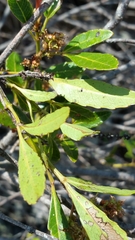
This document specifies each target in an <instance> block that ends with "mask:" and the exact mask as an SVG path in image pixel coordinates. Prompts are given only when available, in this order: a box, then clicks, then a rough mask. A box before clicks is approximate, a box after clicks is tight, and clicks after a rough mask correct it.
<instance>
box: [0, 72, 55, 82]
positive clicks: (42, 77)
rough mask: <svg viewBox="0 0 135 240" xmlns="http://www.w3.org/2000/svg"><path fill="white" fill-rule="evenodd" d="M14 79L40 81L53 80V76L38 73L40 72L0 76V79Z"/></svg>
mask: <svg viewBox="0 0 135 240" xmlns="http://www.w3.org/2000/svg"><path fill="white" fill-rule="evenodd" d="M12 77H22V78H23V79H26V78H29V77H30V78H36V79H40V80H46V81H48V80H50V79H52V77H53V75H52V73H46V72H38V71H35V72H32V71H29V70H27V71H21V72H18V73H16V74H8V72H7V73H6V74H1V75H0V78H3V79H4V78H12Z"/></svg>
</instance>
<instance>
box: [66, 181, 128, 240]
mask: <svg viewBox="0 0 135 240" xmlns="http://www.w3.org/2000/svg"><path fill="white" fill-rule="evenodd" d="M66 189H67V191H68V193H69V195H70V197H71V199H72V201H73V203H74V206H75V208H76V211H77V213H78V214H79V218H80V221H81V223H82V226H83V227H84V229H85V231H86V233H87V235H88V237H89V239H94V240H101V239H104V240H112V239H117V240H127V239H128V238H127V235H126V233H125V232H124V231H123V230H122V229H121V228H120V227H119V226H118V225H117V223H115V222H113V221H112V220H110V219H109V218H108V217H107V216H106V214H105V213H104V212H102V211H101V210H100V209H98V208H97V207H96V206H95V205H94V204H93V203H92V202H90V201H88V200H87V199H86V198H85V197H83V196H82V195H80V194H79V193H77V192H76V191H75V190H73V189H72V188H71V186H70V185H68V184H67V185H66Z"/></svg>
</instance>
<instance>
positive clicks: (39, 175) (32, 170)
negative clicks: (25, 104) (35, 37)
mask: <svg viewBox="0 0 135 240" xmlns="http://www.w3.org/2000/svg"><path fill="white" fill-rule="evenodd" d="M19 140H20V151H19V166H18V168H19V185H20V191H21V194H22V195H23V198H24V200H25V201H27V202H28V204H35V203H36V202H37V200H38V199H39V198H40V197H41V196H42V195H43V193H44V189H45V168H44V165H43V164H42V161H41V159H40V158H39V156H38V154H37V153H36V152H34V151H33V149H32V148H31V147H30V146H29V145H28V144H27V143H26V142H25V140H24V139H23V137H22V135H21V133H19Z"/></svg>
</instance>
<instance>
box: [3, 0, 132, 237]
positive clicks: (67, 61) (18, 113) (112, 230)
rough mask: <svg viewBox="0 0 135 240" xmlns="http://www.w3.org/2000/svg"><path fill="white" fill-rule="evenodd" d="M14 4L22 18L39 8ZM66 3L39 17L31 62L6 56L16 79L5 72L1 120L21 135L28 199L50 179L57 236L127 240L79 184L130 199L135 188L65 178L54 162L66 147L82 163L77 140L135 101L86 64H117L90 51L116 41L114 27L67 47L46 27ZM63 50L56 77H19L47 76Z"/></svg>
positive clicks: (52, 226) (53, 231)
mask: <svg viewBox="0 0 135 240" xmlns="http://www.w3.org/2000/svg"><path fill="white" fill-rule="evenodd" d="M8 4H9V6H10V9H11V11H12V12H13V14H14V15H15V16H16V18H18V19H19V21H21V22H23V23H26V21H28V20H29V18H30V17H31V16H32V14H33V11H34V9H33V7H32V5H31V3H30V2H29V1H27V0H20V1H15V0H8ZM60 6H61V1H60V0H55V1H54V2H53V3H52V4H51V6H50V7H49V8H48V9H47V10H46V11H45V12H44V17H45V19H44V22H42V21H41V18H39V19H38V20H37V21H36V22H35V24H34V27H33V29H31V31H30V34H31V36H32V38H33V41H35V49H36V50H35V54H34V55H33V56H32V57H31V58H30V59H23V61H22V59H21V56H20V55H19V54H18V53H16V52H12V53H11V54H10V56H9V57H8V58H7V59H6V62H5V70H6V72H7V73H8V75H9V76H8V77H5V84H6V86H8V87H9V88H10V89H11V91H12V100H9V99H8V98H7V96H6V95H5V94H4V92H3V90H2V89H0V94H1V104H0V111H1V114H0V123H1V124H3V125H4V126H8V127H9V128H11V129H15V130H16V131H17V132H18V136H19V142H20V150H19V161H18V177H19V186H20V191H21V194H22V196H23V198H24V200H25V201H27V203H28V204H35V203H36V202H37V201H38V199H39V198H40V197H41V196H42V195H43V193H44V191H45V188H46V178H48V179H49V181H50V186H51V205H50V213H49V219H48V229H49V230H50V233H51V235H52V236H54V237H56V238H58V239H60V240H64V239H68V240H70V239H73V240H74V239H92V240H98V239H112V236H113V239H119V240H122V239H124V240H125V239H127V236H126V233H125V232H124V231H123V230H122V229H121V228H119V226H118V225H117V224H116V223H115V222H113V221H112V220H110V219H109V218H108V217H107V215H106V214H105V213H104V212H103V211H102V210H103V209H102V210H101V209H100V208H99V207H98V206H97V205H96V204H95V203H94V202H93V201H92V200H88V199H86V198H85V197H84V196H83V195H82V194H80V193H78V191H77V190H75V189H79V190H81V191H88V192H95V193H98V192H99V193H109V194H118V195H123V196H126V195H131V194H134V193H135V190H127V189H123V190H120V189H118V188H114V187H110V186H108V187H105V186H97V185H95V184H93V183H92V182H89V181H84V180H82V179H78V178H74V177H66V176H64V175H63V174H62V173H61V172H59V171H58V169H57V168H55V163H56V162H57V161H58V160H59V159H60V151H59V148H60V147H62V148H63V149H64V151H65V153H66V154H67V156H68V157H69V159H70V160H71V161H72V162H76V161H77V159H78V149H77V146H76V143H75V142H76V141H79V140H81V139H82V138H83V137H86V136H93V135H96V134H97V133H98V131H97V130H95V128H96V127H97V126H99V125H100V124H102V123H103V122H104V121H105V120H106V119H107V118H108V117H109V116H110V114H111V111H110V110H112V109H116V108H121V107H122V108H124V107H127V106H130V105H133V104H134V103H135V92H134V91H131V90H129V89H126V88H122V87H117V86H113V85H110V84H108V83H105V82H101V81H98V80H93V79H90V78H89V77H88V76H87V75H86V72H85V70H86V69H90V70H100V71H101V70H102V71H105V70H112V69H116V68H117V66H118V60H117V59H116V58H115V57H114V56H112V55H111V54H108V53H98V52H90V51H89V50H90V48H91V47H92V46H94V45H96V44H100V43H102V42H104V41H106V40H107V39H109V38H110V37H111V36H112V35H113V32H112V31H110V30H105V29H95V30H89V31H87V32H83V33H81V34H79V35H77V36H75V37H74V38H73V39H72V40H71V41H70V42H69V43H68V44H65V39H64V35H63V33H56V32H55V33H48V30H47V24H48V22H49V20H50V19H51V18H52V17H53V16H54V15H55V14H56V12H57V11H58V10H59V8H60ZM56 55H60V56H62V57H63V59H64V60H63V61H64V63H63V64H58V65H54V66H50V67H49V68H48V69H45V72H46V73H51V77H50V79H49V80H46V79H43V78H42V79H40V78H37V77H32V76H31V77H30V76H27V74H26V75H25V77H23V76H21V75H20V76H14V77H13V76H12V75H13V74H14V73H20V72H23V71H24V72H25V70H26V69H27V68H28V69H29V70H30V71H32V72H33V74H34V72H35V71H38V72H40V73H43V72H44V69H42V67H41V60H42V58H43V57H47V58H52V57H53V56H56ZM89 107H91V110H90V108H89ZM95 109H96V110H95ZM97 109H98V110H97ZM99 109H100V110H99ZM9 112H10V116H9ZM54 175H55V177H57V179H58V180H59V181H60V183H61V184H62V185H63V186H64V187H65V189H66V191H67V193H68V194H69V196H70V198H71V200H72V204H73V209H71V214H70V216H69V217H68V216H66V215H65V213H64V211H63V209H62V206H61V203H60V200H59V197H58V195H57V191H56V188H55V184H54ZM73 187H75V189H74V188H73ZM112 204H113V203H112ZM114 204H116V202H114ZM116 205H117V204H116ZM80 229H81V231H80Z"/></svg>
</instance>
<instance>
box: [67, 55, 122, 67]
mask: <svg viewBox="0 0 135 240" xmlns="http://www.w3.org/2000/svg"><path fill="white" fill-rule="evenodd" d="M63 56H65V57H68V58H69V59H70V60H72V61H73V62H74V63H75V64H76V65H77V66H79V67H82V68H88V69H91V70H93V69H95V70H111V69H115V68H117V67H118V60H117V58H115V57H114V56H113V55H111V54H108V53H104V54H103V53H89V52H81V53H79V54H68V53H64V54H63Z"/></svg>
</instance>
